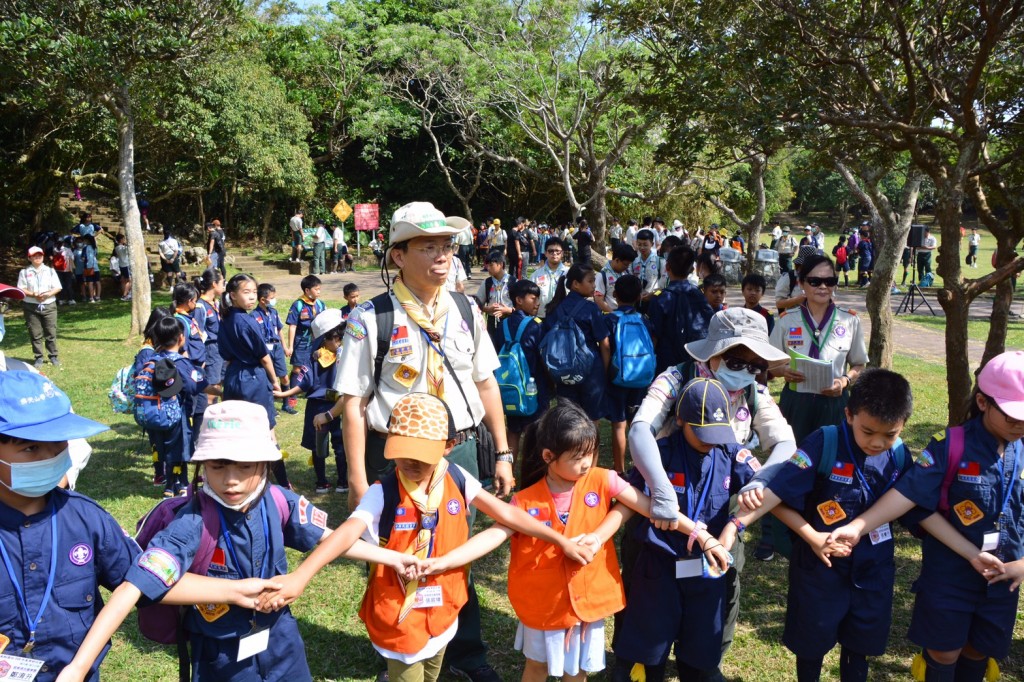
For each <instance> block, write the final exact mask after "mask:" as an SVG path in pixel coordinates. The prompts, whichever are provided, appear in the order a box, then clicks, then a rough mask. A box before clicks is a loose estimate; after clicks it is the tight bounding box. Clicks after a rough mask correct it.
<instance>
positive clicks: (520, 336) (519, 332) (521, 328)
mask: <svg viewBox="0 0 1024 682" xmlns="http://www.w3.org/2000/svg"><path fill="white" fill-rule="evenodd" d="M532 321H533V320H532V319H531V318H529V317H524V318H523V321H522V322H521V323H520V325H519V328H518V329H516V340H515V343H519V342H520V341H522V339H523V333H524V332H526V328H527V327H528V326H530V322H532ZM505 325H506V326H505V329H506V331H505V339H506V340H508V331H507V330H508V318H507V317H506V318H505Z"/></svg>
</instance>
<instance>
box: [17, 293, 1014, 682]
mask: <svg viewBox="0 0 1024 682" xmlns="http://www.w3.org/2000/svg"><path fill="white" fill-rule="evenodd" d="M157 300H158V302H161V301H162V302H164V303H166V301H167V298H166V295H164V296H163V297H162V298H160V297H158V299H157ZM339 303H340V302H339V301H331V302H328V304H329V305H333V306H336V305H338V304H339ZM127 329H128V308H127V305H126V304H121V303H120V302H117V301H104V302H103V303H101V304H98V305H88V306H86V305H79V306H77V307H75V308H61V310H60V317H59V330H60V341H59V343H60V347H61V358H62V360H63V362H64V366H65V369H63V370H60V371H53V370H52V368H49V366H48V367H47V372H48V373H49V374H51V375H52V377H53V379H54V380H55V381H56V383H57V384H58V385H59V386H61V387H62V388H63V389H64V390H65V391H66V392H67V393H68V394H69V395H70V396H71V399H72V401H73V403H74V405H75V409H76V411H78V412H79V413H81V414H84V415H85V416H88V417H91V418H93V419H97V420H100V421H102V422H104V423H107V424H109V425H110V426H111V430H110V431H108V432H106V433H104V434H101V435H99V436H97V437H95V438H93V439H91V442H92V445H93V447H94V451H93V456H92V461H91V463H90V466H89V467H88V468H87V469H86V471H85V472H84V473H83V474H82V476H81V478H80V479H79V491H80V492H82V493H84V494H86V495H89V496H91V497H93V498H95V499H97V500H98V501H99V502H100V503H101V504H102V505H103V506H104V507H105V508H106V509H108V510H109V511H110V512H111V513H112V514H113V515H114V517H115V518H117V520H118V521H119V522H120V523H121V525H122V526H123V527H124V528H126V529H128V530H132V529H133V528H134V525H135V522H136V521H137V520H138V519H139V518H140V517H141V516H142V515H144V514H145V513H146V512H147V511H148V510H149V509H150V508H151V507H152V505H153V504H155V503H156V502H157V501H158V499H159V494H160V492H161V491H160V489H158V488H154V487H153V486H152V485H151V484H150V479H151V476H152V469H151V466H150V455H149V452H148V448H147V447H146V444H145V442H144V441H143V439H142V438H141V434H140V431H139V429H138V428H137V427H136V425H135V423H134V421H133V420H132V419H131V418H130V417H127V416H124V415H115V414H113V413H112V412H111V410H110V407H109V404H108V401H107V398H106V391H107V389H108V387H109V385H110V382H111V380H112V378H113V376H114V374H115V372H116V371H117V370H118V369H119V368H120V367H122V366H124V365H126V364H128V363H130V362H131V361H132V358H133V357H134V355H135V352H136V350H137V343H135V342H129V341H125V333H126V330H127ZM3 347H4V350H5V352H6V353H7V354H8V355H10V356H13V357H20V358H25V357H31V352H30V349H29V347H28V341H27V335H26V333H25V328H24V325H23V323H22V321H21V319H20V315H17V314H10V315H8V319H7V338H6V339H5V341H4V344H3ZM896 368H897V369H898V370H899V371H901V372H903V373H904V374H905V375H906V376H907V377H908V378H909V379H910V381H911V383H912V385H913V386H914V387H915V399H916V411H915V414H914V417H913V419H912V422H911V423H910V424H909V425H908V427H907V429H906V430H905V432H904V438H905V439H906V440H907V441H908V443H909V444H910V445H911V447H912V448H914V449H918V448H921V447H922V446H923V445H924V444H925V443H926V442H927V439H928V438H929V436H930V435H931V434H932V433H934V432H935V431H937V430H939V429H940V428H941V427H942V425H943V424H944V422H945V417H944V404H945V391H944V390H942V386H943V385H944V383H945V374H944V371H943V368H942V367H941V366H938V365H932V364H927V363H922V362H919V361H916V360H908V359H904V358H902V357H897V367H896ZM301 425H302V417H301V416H298V415H297V416H288V415H284V414H282V415H281V418H280V421H279V425H278V429H279V431H278V433H279V437H280V440H281V442H282V443H283V446H284V449H285V450H286V451H289V452H290V457H289V458H288V460H287V466H288V469H289V473H290V475H291V476H292V480H293V481H294V483H295V485H296V486H297V487H298V488H299V489H300V491H302V492H304V493H306V494H307V495H308V496H309V497H311V498H312V500H313V501H314V503H315V504H317V505H318V506H320V507H322V508H324V509H326V510H327V511H328V512H329V514H330V523H331V524H332V525H337V524H338V523H339V522H340V521H341V519H343V518H344V515H345V509H346V503H345V496H344V495H336V494H329V495H320V496H317V495H312V494H310V493H311V491H312V490H313V485H314V477H313V472H312V467H311V465H310V462H309V453H308V452H304V451H302V450H300V449H299V447H298V442H299V439H300V435H301V428H302V426H301ZM605 435H606V436H607V431H606V432H605ZM604 442H605V443H607V442H608V439H607V438H605V439H604ZM601 461H602V464H603V465H605V466H610V465H611V457H610V453H609V452H608V451H607V448H605V449H604V450H603V451H602V455H601ZM332 465H333V463H329V465H328V466H332ZM756 536H757V529H756V528H755V529H752V532H751V533H750V537H749V539H748V544H751V545H752V544H753V543H754V542H756V539H757V537H756ZM897 550H898V554H899V561H898V573H897V575H898V583H899V584H898V587H897V590H896V599H895V606H894V625H893V628H892V637H891V642H890V646H889V651H888V653H887V654H886V655H885V656H883V657H882V658H881V659H879V660H877V661H874V662H873V667H872V669H873V673H872V679H874V680H885V679H909V673H908V669H909V664H910V660H911V657H912V655H913V653H914V650H913V647H912V646H910V645H909V643H908V642H907V640H906V639H905V637H904V633H905V631H906V627H907V624H908V621H909V616H910V612H911V608H912V603H913V598H912V595H911V592H910V586H911V584H912V582H913V580H914V579H915V577H916V575H917V572H918V567H917V562H918V560H919V557H920V552H919V549H918V545H917V543H916V542H915V541H913V540H912V538H910V536H909V535H908V534H906V533H905V532H902V531H901V532H899V533H898V534H897ZM507 552H508V550H507V545H506V546H505V547H504V548H502V549H501V550H499V551H497V552H495V553H493V554H492V555H490V556H489V557H487V558H486V559H484V560H483V561H481V562H479V563H478V564H477V565H476V567H475V569H474V570H475V576H476V580H477V586H478V590H479V594H480V601H481V604H482V607H483V627H484V637H485V639H486V640H487V641H488V642H489V643H490V646H491V653H490V661H491V662H492V664H493V665H494V666H495V668H496V669H497V670H498V671H499V672H500V673H501V674H502V675H503V677H504V678H505V679H506V680H513V679H518V678H519V675H520V674H521V671H522V663H523V657H522V655H521V654H519V653H518V652H516V651H514V650H513V647H512V644H513V640H514V635H515V628H516V619H515V616H514V614H513V612H512V610H511V607H510V605H509V602H508V599H507V596H506V587H505V567H506V566H507V560H508V554H507ZM299 560H300V556H299V555H298V553H294V552H293V553H291V556H290V561H291V565H292V566H295V565H296V563H297V562H298V561H299ZM786 585H787V579H786V562H785V561H784V560H781V559H777V560H776V561H773V562H771V563H761V562H758V561H755V560H753V558H752V557H748V560H747V566H746V570H745V572H744V574H743V602H742V604H743V605H742V612H741V615H740V622H739V626H738V629H737V636H736V641H735V643H734V645H733V647H732V649H731V650H730V652H729V653H728V655H727V656H726V658H725V661H724V666H723V667H724V670H725V673H726V675H727V677H729V678H730V679H733V680H744V681H747V682H753V681H760V680H763V681H771V680H783V679H794V673H793V658H792V655H791V654H790V653H789V652H788V651H787V650H786V649H785V648H784V647H783V646H782V644H781V642H780V638H781V635H782V624H783V617H784V608H785V603H786ZM363 588H364V569H363V567H362V566H361V565H358V564H355V563H352V562H349V561H339V562H336V563H335V564H333V565H331V566H330V567H328V568H327V569H326V570H324V571H323V572H322V573H321V574H320V575H319V576H318V577H317V579H316V580H315V581H314V583H313V584H312V585H311V586H310V588H309V590H307V592H306V594H305V595H304V596H303V598H302V599H300V600H299V602H298V603H297V604H296V605H295V606H294V607H293V610H294V613H295V615H296V617H297V618H298V620H299V625H300V628H301V630H302V633H303V636H304V638H305V643H306V652H307V656H308V659H309V662H310V666H311V668H312V670H313V675H314V677H315V679H317V680H371V679H373V677H374V675H375V674H376V670H377V668H376V662H375V655H374V653H373V650H372V648H371V647H370V645H369V642H368V640H367V638H366V635H365V631H364V629H363V626H362V623H361V622H360V621H359V618H358V616H357V611H358V608H359V604H360V600H361V597H362V592H363ZM824 606H825V605H823V607H824ZM611 632H612V626H611V622H610V621H609V624H608V627H607V634H608V637H609V639H610V636H611ZM1022 634H1024V629H1022V628H1021V627H1020V626H1018V628H1017V631H1016V635H1017V638H1016V641H1015V643H1014V647H1013V651H1012V653H1011V656H1010V658H1009V660H1008V661H1006V662H1005V664H1004V666H1003V670H1004V673H1005V674H1004V678H1003V679H1008V680H1022V679H1024V647H1022V646H1021V644H1020V637H1021V635H1022ZM176 665H177V659H176V657H175V655H174V652H173V650H172V648H170V647H162V646H159V645H155V644H152V643H150V642H147V641H145V640H143V639H141V638H140V636H139V635H138V633H137V632H136V627H135V619H134V616H132V617H130V618H129V620H128V621H127V622H126V624H125V625H124V626H123V627H122V628H121V630H120V632H119V633H118V634H117V636H116V637H115V640H114V645H113V648H112V649H111V652H110V655H109V656H108V658H107V660H106V663H105V664H104V667H103V679H105V680H107V681H108V682H110V681H114V682H122V681H124V682H128V681H129V680H130V681H132V682H136V681H144V680H172V679H175V672H176ZM825 678H826V679H838V658H837V655H836V654H835V653H833V654H830V655H829V657H828V658H827V659H826V673H825ZM442 679H451V678H450V677H448V676H445V677H443V678H442Z"/></svg>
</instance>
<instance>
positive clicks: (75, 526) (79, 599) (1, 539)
mask: <svg viewBox="0 0 1024 682" xmlns="http://www.w3.org/2000/svg"><path fill="white" fill-rule="evenodd" d="M54 522H55V525H56V539H55V538H54ZM0 548H2V552H0V559H2V561H0V604H2V605H3V606H2V608H0V635H2V638H0V642H2V641H4V640H3V638H7V639H9V640H10V642H9V643H8V644H7V646H6V648H4V650H3V653H4V655H8V656H24V655H25V654H23V653H22V652H23V650H24V648H25V645H26V644H27V643H28V641H29V632H30V631H31V629H32V628H30V627H29V623H31V622H32V621H34V620H35V619H36V618H37V617H38V619H39V620H38V623H37V624H36V626H35V628H34V629H35V633H36V636H35V645H34V646H33V648H32V651H31V656H32V658H35V659H38V660H40V661H43V667H42V668H41V669H40V670H39V673H38V675H37V676H36V678H35V679H36V681H37V682H52V681H53V680H54V679H55V678H56V677H57V673H58V672H60V670H61V669H62V668H63V667H64V666H65V665H67V664H68V663H70V662H71V659H72V658H74V656H75V653H76V652H77V651H78V648H79V647H80V646H81V645H82V641H83V640H84V639H85V635H86V633H87V632H88V631H89V628H90V627H92V624H93V621H94V620H95V619H96V615H97V614H98V613H99V612H100V609H102V608H103V600H102V598H101V597H100V591H99V586H100V585H102V586H103V587H105V588H107V589H108V590H113V589H115V588H116V587H117V586H118V585H120V584H121V583H122V582H123V581H124V578H125V574H126V573H127V572H128V569H129V567H130V566H131V565H132V564H133V563H134V561H135V558H136V557H137V556H138V555H139V552H140V550H139V546H138V545H136V544H135V541H134V540H132V539H131V538H130V537H128V536H127V535H125V533H124V531H123V530H121V527H120V526H118V525H117V522H116V521H115V520H114V518H113V517H112V516H111V515H110V514H108V513H107V512H106V511H105V510H104V509H103V508H102V507H100V506H99V505H98V504H96V503H95V502H94V501H92V500H91V499H89V498H88V497H85V496H83V495H79V494H78V493H73V492H70V491H66V490H63V489H61V488H56V489H54V490H53V491H52V492H51V493H50V494H49V499H48V500H47V502H46V508H45V509H43V511H41V512H39V513H38V514H33V515H32V516H25V515H24V514H22V513H21V512H19V511H17V510H15V509H12V508H11V507H8V506H7V505H4V504H2V503H0ZM51 566H53V567H55V568H54V569H53V570H51ZM51 578H52V581H51ZM47 593H49V595H48V596H49V598H48V600H47ZM19 594H20V595H22V596H23V597H24V603H22V596H19ZM44 601H45V602H46V605H45V608H44V609H43V610H42V612H41V613H40V607H41V606H42V605H43V603H44ZM25 607H27V612H26V608H25ZM108 648H109V644H108V645H107V646H106V647H104V649H103V652H102V653H101V654H100V655H99V656H98V657H97V659H96V662H95V663H93V666H92V668H91V669H90V671H89V674H88V675H86V679H87V680H90V682H95V681H96V680H99V678H100V676H99V666H100V663H101V662H102V661H103V657H104V656H106V653H107V649H108Z"/></svg>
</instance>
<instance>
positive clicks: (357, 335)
mask: <svg viewBox="0 0 1024 682" xmlns="http://www.w3.org/2000/svg"><path fill="white" fill-rule="evenodd" d="M345 334H346V335H348V336H351V337H352V338H353V339H355V340H356V341H362V340H363V339H365V338H366V327H364V326H363V323H362V320H357V319H355V318H353V317H349V318H348V323H347V324H346V325H345Z"/></svg>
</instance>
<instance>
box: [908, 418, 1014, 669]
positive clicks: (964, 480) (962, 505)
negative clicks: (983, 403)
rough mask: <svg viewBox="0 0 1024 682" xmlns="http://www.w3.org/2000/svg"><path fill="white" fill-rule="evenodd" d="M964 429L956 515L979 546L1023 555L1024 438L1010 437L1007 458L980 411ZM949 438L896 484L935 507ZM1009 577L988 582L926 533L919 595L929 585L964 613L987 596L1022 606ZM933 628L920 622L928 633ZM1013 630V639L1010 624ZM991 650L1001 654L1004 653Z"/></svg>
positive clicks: (1005, 556)
mask: <svg viewBox="0 0 1024 682" xmlns="http://www.w3.org/2000/svg"><path fill="white" fill-rule="evenodd" d="M963 429H964V452H963V455H962V457H961V459H960V465H959V469H958V472H957V475H956V477H955V478H954V479H953V481H952V484H951V485H950V488H949V498H948V499H949V515H948V519H949V522H950V523H951V524H953V527H954V528H956V530H957V531H958V532H959V533H960V534H961V535H963V536H964V537H966V538H967V539H968V540H970V541H971V542H972V543H974V544H975V545H976V546H977V547H980V548H982V549H984V550H985V551H987V552H990V553H991V554H994V555H995V556H997V557H999V559H1001V560H1002V561H1003V562H1010V561H1017V560H1019V559H1021V558H1024V481H1022V479H1021V476H1022V474H1024V452H1022V451H1024V444H1022V442H1021V441H1015V442H1013V443H1008V444H1007V445H1006V450H1005V454H1004V456H1003V457H1001V458H1000V457H999V456H998V454H997V446H998V444H997V442H996V439H995V437H994V436H993V435H992V434H990V433H989V432H988V431H987V430H985V427H984V426H983V425H982V418H981V417H980V416H979V417H975V418H974V419H971V420H969V421H967V422H965V423H964V424H963ZM948 443H949V438H948V437H947V435H946V432H945V431H941V432H939V433H937V434H935V436H933V437H932V440H931V441H930V442H929V443H928V447H927V448H925V450H923V451H922V452H921V453H920V454H919V455H918V456H916V457H915V458H914V464H915V466H913V467H911V468H910V471H908V472H907V475H906V476H904V477H903V478H902V479H900V481H899V482H898V483H897V484H896V489H897V490H898V491H899V492H900V493H901V494H902V495H903V496H905V497H906V498H908V499H910V500H912V501H913V502H915V503H916V504H918V505H919V506H921V507H923V508H925V509H927V510H929V511H934V510H935V509H937V507H938V503H939V489H940V487H941V485H942V480H943V477H944V476H945V473H946V469H947V466H948V461H949V453H948ZM993 545H994V546H993ZM1009 585H1010V582H1009V581H1006V582H999V583H996V584H994V585H991V586H989V585H987V584H986V581H985V579H984V578H983V577H982V576H981V575H979V574H978V573H977V572H976V571H975V570H974V569H973V568H972V567H971V565H970V563H969V562H968V561H966V560H965V559H963V558H961V557H960V555H958V554H957V553H955V552H954V551H953V550H951V549H949V548H948V547H946V546H945V545H944V544H942V543H941V542H939V541H938V540H936V539H935V538H934V537H932V536H931V535H925V537H924V539H923V540H922V561H921V575H920V577H919V578H918V579H917V581H916V582H915V583H914V592H916V593H917V594H918V600H920V599H921V598H922V595H925V594H926V593H927V595H928V597H929V599H928V601H930V602H933V603H935V602H940V603H942V604H945V605H948V606H946V608H947V609H948V610H953V611H962V612H964V617H965V618H966V617H968V616H969V613H970V612H971V611H973V610H974V609H975V608H976V607H977V606H978V605H980V604H981V603H984V602H997V603H998V604H1001V605H1005V607H1006V608H1007V609H1009V610H1010V611H1015V610H1016V605H1017V599H1018V594H1019V593H1018V592H1011V591H1010V588H1009ZM915 621H916V619H915ZM1011 624H1012V619H1011ZM916 625H917V623H916V622H915V623H914V624H913V625H912V626H911V639H912V640H913V641H915V642H918V638H917V637H915V636H914V635H915V629H916ZM926 629H927V628H921V630H920V632H921V633H922V635H923V634H924V631H925V630H926ZM1006 635H1007V641H1006V646H1008V645H1009V638H1010V635H1011V632H1010V631H1007V633H1006ZM918 643H920V642H918ZM984 653H986V654H988V655H990V656H994V657H996V658H999V657H1001V656H1002V655H1005V652H1003V653H1001V652H995V651H985V652H984Z"/></svg>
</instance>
